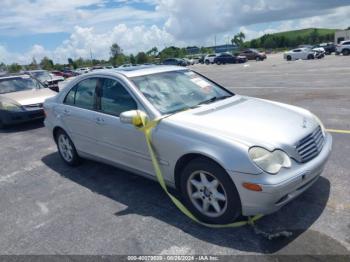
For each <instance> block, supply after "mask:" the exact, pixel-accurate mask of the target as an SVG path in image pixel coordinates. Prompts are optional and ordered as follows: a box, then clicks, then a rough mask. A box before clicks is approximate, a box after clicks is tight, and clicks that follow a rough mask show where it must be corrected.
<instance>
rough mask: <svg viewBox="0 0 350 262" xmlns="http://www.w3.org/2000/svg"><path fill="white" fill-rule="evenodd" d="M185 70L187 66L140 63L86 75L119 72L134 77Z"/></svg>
mask: <svg viewBox="0 0 350 262" xmlns="http://www.w3.org/2000/svg"><path fill="white" fill-rule="evenodd" d="M181 70H187V68H184V67H180V66H167V65H140V66H131V67H124V68H113V69H101V70H98V71H96V72H91V73H88V75H94V74H101V73H102V74H108V75H113V74H116V73H117V74H121V75H123V76H125V77H128V78H129V77H136V76H144V75H151V74H157V73H164V72H171V71H181Z"/></svg>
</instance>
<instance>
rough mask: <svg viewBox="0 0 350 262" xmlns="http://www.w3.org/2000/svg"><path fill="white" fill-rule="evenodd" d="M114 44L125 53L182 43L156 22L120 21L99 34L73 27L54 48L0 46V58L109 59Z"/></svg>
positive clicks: (23, 59)
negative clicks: (19, 50) (19, 49)
mask: <svg viewBox="0 0 350 262" xmlns="http://www.w3.org/2000/svg"><path fill="white" fill-rule="evenodd" d="M113 43H118V45H119V46H120V47H121V48H122V49H123V51H124V52H125V53H126V54H130V53H137V52H139V51H147V50H149V49H151V48H152V47H154V46H157V47H158V48H164V47H165V46H169V45H184V43H183V42H180V41H176V40H175V39H174V37H173V36H172V35H170V34H169V33H167V32H166V31H164V30H162V29H160V28H158V27H157V26H155V25H153V26H150V27H145V26H133V27H128V26H127V25H125V24H119V25H117V26H115V27H114V28H113V29H111V30H108V31H106V32H104V33H98V32H96V31H95V30H94V28H92V27H79V26H76V27H75V28H74V29H73V32H72V34H71V35H70V37H69V39H67V40H65V41H64V42H63V43H62V44H61V45H59V46H58V47H57V48H56V49H55V50H52V51H49V50H46V49H45V48H44V47H43V46H41V45H34V46H33V47H32V48H31V49H30V50H29V51H28V52H26V53H25V54H18V53H10V52H8V51H7V50H6V49H5V47H4V46H0V57H1V58H2V59H3V61H4V62H5V63H12V62H13V61H16V62H19V63H29V62H30V61H31V60H32V59H33V57H35V59H36V60H37V61H38V62H39V61H40V60H41V59H42V58H43V57H44V56H48V57H50V58H52V59H53V60H54V61H55V62H60V63H66V62H67V59H68V58H74V59H75V58H79V57H83V58H90V55H91V54H92V56H93V58H97V59H108V58H109V56H110V53H109V50H110V47H111V45H112V44H113ZM90 52H91V54H90Z"/></svg>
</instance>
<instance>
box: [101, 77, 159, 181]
mask: <svg viewBox="0 0 350 262" xmlns="http://www.w3.org/2000/svg"><path fill="white" fill-rule="evenodd" d="M99 82H100V84H99V87H98V92H97V93H98V101H99V102H98V111H99V113H98V119H99V122H98V124H97V140H98V145H97V152H98V155H99V156H100V157H102V158H104V159H106V160H108V161H111V162H114V163H116V164H119V165H122V166H125V167H129V168H133V169H136V170H139V171H141V172H146V173H149V174H152V170H153V169H152V163H151V161H150V158H149V154H148V149H147V144H146V140H145V137H144V134H143V133H142V132H140V131H139V130H137V129H136V128H135V127H134V126H133V125H128V124H124V123H121V122H120V118H119V115H120V114H121V113H122V112H125V111H129V110H135V109H141V110H143V108H142V107H141V105H140V104H138V103H137V101H136V100H135V99H134V97H133V96H132V95H131V92H129V90H128V88H127V87H126V86H125V85H124V84H122V82H121V81H119V80H118V79H116V78H107V77H106V78H105V77H103V78H100V79H99Z"/></svg>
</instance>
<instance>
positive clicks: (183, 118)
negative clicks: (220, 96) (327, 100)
mask: <svg viewBox="0 0 350 262" xmlns="http://www.w3.org/2000/svg"><path fill="white" fill-rule="evenodd" d="M169 120H170V121H172V122H173V123H174V124H176V125H180V126H182V127H184V128H191V129H194V130H196V131H197V132H205V133H207V134H209V135H211V136H215V137H218V138H220V137H225V138H228V139H232V140H236V141H238V142H241V143H244V144H245V145H247V146H253V145H257V146H263V147H266V148H267V149H269V150H274V149H276V148H281V149H283V150H285V151H288V152H289V153H290V154H291V155H293V154H294V153H295V145H296V144H297V143H298V141H300V140H301V139H302V138H304V137H305V136H306V135H308V134H310V133H311V132H312V131H314V130H315V128H316V127H317V126H318V122H317V121H316V119H315V117H314V116H313V115H312V114H311V113H310V112H309V111H307V110H305V109H302V108H298V107H294V106H290V105H286V104H281V103H277V102H273V101H267V100H262V99H257V98H251V97H244V96H238V95H235V96H234V97H232V98H229V99H225V100H222V101H218V102H216V103H212V104H208V105H204V106H201V107H200V108H196V109H193V110H188V111H184V112H181V113H177V114H174V115H172V116H170V117H169Z"/></svg>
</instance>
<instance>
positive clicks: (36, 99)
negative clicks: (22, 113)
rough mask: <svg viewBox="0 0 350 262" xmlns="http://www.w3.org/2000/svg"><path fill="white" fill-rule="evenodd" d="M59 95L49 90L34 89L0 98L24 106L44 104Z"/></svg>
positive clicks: (4, 95)
mask: <svg viewBox="0 0 350 262" xmlns="http://www.w3.org/2000/svg"><path fill="white" fill-rule="evenodd" d="M56 94H57V93H56V92H54V91H52V90H51V89H49V88H42V89H32V90H26V91H20V92H13V93H6V94H1V95H0V97H5V98H9V99H11V100H13V101H15V102H17V103H18V104H20V105H22V106H26V105H32V104H42V103H44V101H45V99H47V98H50V97H53V96H55V95H56Z"/></svg>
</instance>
